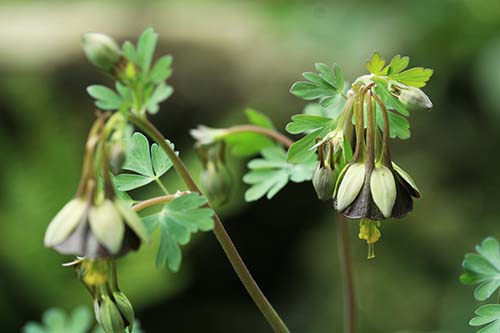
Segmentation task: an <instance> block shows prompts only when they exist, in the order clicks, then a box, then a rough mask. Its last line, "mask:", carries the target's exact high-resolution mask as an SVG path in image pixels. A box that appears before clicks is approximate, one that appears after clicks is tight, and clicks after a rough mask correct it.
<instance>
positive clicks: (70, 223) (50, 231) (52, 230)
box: [44, 199, 86, 247]
mask: <svg viewBox="0 0 500 333" xmlns="http://www.w3.org/2000/svg"><path fill="white" fill-rule="evenodd" d="M85 208H86V203H85V201H83V200H82V199H73V200H71V201H70V202H68V203H67V204H66V205H65V206H64V207H63V208H62V209H61V210H60V211H59V213H57V215H56V216H55V217H54V218H53V219H52V221H51V222H50V224H49V226H48V228H47V231H46V232H45V238H44V244H45V246H47V247H52V246H55V245H57V244H60V243H62V242H63V241H64V240H65V239H66V238H68V236H69V235H70V234H71V232H73V231H74V230H75V228H76V226H77V225H78V223H79V222H80V221H81V219H82V217H83V214H84V213H85Z"/></svg>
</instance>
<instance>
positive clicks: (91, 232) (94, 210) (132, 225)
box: [44, 197, 149, 258]
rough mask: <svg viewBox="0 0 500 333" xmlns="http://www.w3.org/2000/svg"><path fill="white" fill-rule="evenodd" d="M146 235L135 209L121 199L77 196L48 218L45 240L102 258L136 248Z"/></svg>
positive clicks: (63, 251)
mask: <svg viewBox="0 0 500 333" xmlns="http://www.w3.org/2000/svg"><path fill="white" fill-rule="evenodd" d="M148 239H149V235H148V233H147V231H146V229H145V227H144V225H143V224H142V221H141V219H140V218H139V216H138V215H137V213H136V212H135V211H134V210H132V208H131V207H129V206H128V205H127V204H125V203H124V202H123V201H121V200H120V199H118V198H114V199H113V200H111V199H105V200H103V201H102V202H100V203H97V204H96V203H94V202H92V200H85V199H83V198H82V197H77V198H75V199H73V200H71V201H70V202H68V203H67V204H66V205H65V206H64V207H63V208H62V209H61V210H60V211H59V213H57V215H56V216H55V217H54V218H53V220H52V221H51V222H50V224H49V226H48V228H47V231H46V233H45V239H44V243H45V246H46V247H51V248H54V249H55V250H57V251H58V252H60V253H61V254H72V255H77V256H82V257H87V258H103V257H112V256H121V255H124V254H126V253H127V252H128V251H130V250H136V249H137V248H138V247H139V245H140V242H141V241H148Z"/></svg>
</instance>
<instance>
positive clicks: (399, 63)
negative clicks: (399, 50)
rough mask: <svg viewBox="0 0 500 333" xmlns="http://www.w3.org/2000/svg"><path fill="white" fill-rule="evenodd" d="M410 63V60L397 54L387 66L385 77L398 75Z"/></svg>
mask: <svg viewBox="0 0 500 333" xmlns="http://www.w3.org/2000/svg"><path fill="white" fill-rule="evenodd" d="M409 63H410V58H408V57H401V56H400V55H399V54H397V55H395V56H394V57H393V58H392V60H391V63H390V64H389V70H388V71H387V76H389V77H391V76H392V75H394V74H397V73H400V72H401V71H402V70H404V69H405V68H406V67H408V64H409Z"/></svg>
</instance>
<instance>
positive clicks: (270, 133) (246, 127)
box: [226, 125, 293, 148]
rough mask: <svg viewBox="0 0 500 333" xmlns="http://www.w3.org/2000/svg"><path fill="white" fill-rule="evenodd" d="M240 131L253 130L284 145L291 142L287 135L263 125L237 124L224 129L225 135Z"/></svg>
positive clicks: (286, 145)
mask: <svg viewBox="0 0 500 333" xmlns="http://www.w3.org/2000/svg"><path fill="white" fill-rule="evenodd" d="M240 132H253V133H258V134H262V135H265V136H268V137H270V138H272V139H274V140H276V141H278V142H279V143H281V144H282V145H283V146H285V147H287V148H288V147H290V146H291V145H292V144H293V140H291V139H290V138H289V137H287V136H285V135H283V134H281V133H280V132H277V131H273V130H271V129H267V128H264V127H260V126H255V125H239V126H233V127H229V128H227V129H226V135H228V134H232V133H240Z"/></svg>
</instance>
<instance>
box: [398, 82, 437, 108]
mask: <svg viewBox="0 0 500 333" xmlns="http://www.w3.org/2000/svg"><path fill="white" fill-rule="evenodd" d="M399 101H400V102H401V103H402V104H403V105H404V106H405V107H406V108H407V109H408V111H411V112H413V111H429V110H430V109H431V108H432V102H431V100H430V99H429V97H428V96H427V95H426V94H425V93H424V92H423V91H422V90H421V89H419V88H415V87H404V88H402V89H401V91H400V93H399Z"/></svg>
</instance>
